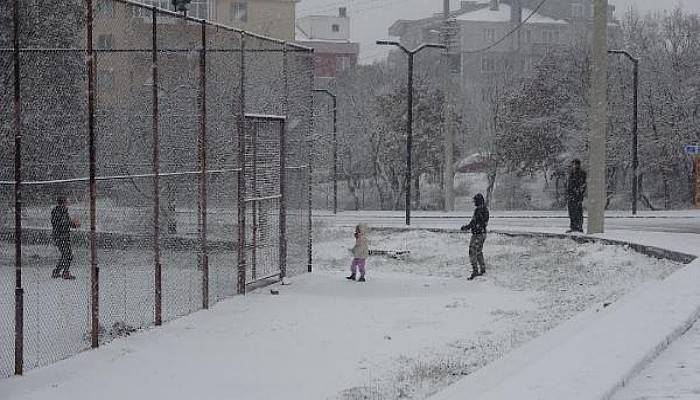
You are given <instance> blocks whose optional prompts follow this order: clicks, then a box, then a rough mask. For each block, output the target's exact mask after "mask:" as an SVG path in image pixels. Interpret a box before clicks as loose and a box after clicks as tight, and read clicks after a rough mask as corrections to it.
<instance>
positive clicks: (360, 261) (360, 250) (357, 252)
mask: <svg viewBox="0 0 700 400" xmlns="http://www.w3.org/2000/svg"><path fill="white" fill-rule="evenodd" d="M366 233H367V226H366V225H365V224H358V225H357V226H356V227H355V246H354V247H353V248H352V249H351V250H350V251H352V257H353V258H352V263H351V264H350V276H348V277H347V279H350V280H353V281H354V280H355V278H356V277H357V270H358V269H359V271H360V278H359V279H358V280H357V281H358V282H364V281H365V264H366V261H367V257H369V245H368V244H367V237H366Z"/></svg>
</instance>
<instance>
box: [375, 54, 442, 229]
mask: <svg viewBox="0 0 700 400" xmlns="http://www.w3.org/2000/svg"><path fill="white" fill-rule="evenodd" d="M377 44H378V45H381V46H396V47H398V48H399V49H401V51H403V52H404V53H405V54H406V55H407V56H408V117H407V118H406V225H411V182H412V179H411V178H412V175H413V174H412V168H413V165H412V162H413V160H412V156H411V155H412V150H413V57H414V56H415V55H416V54H418V53H419V52H420V51H421V50H423V49H426V48H436V49H443V50H447V46H445V45H444V44H436V43H424V44H421V45H420V46H418V47H416V48H415V49H413V50H409V49H407V48H406V47H404V46H403V45H402V44H401V43H399V42H395V41H389V40H377Z"/></svg>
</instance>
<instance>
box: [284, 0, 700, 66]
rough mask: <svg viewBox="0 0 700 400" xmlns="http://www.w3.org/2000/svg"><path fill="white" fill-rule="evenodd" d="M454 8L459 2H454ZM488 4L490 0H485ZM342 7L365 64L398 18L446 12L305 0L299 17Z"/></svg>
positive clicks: (690, 0)
mask: <svg viewBox="0 0 700 400" xmlns="http://www.w3.org/2000/svg"><path fill="white" fill-rule="evenodd" d="M451 1H452V3H453V7H455V8H457V7H458V6H459V0H451ZM484 1H486V0H484ZM609 1H610V3H611V4H614V5H615V6H617V14H618V15H619V16H621V15H622V14H623V13H624V12H625V10H627V9H628V8H629V7H630V6H631V5H633V4H634V5H635V6H636V7H638V8H639V10H640V11H642V12H647V11H653V10H662V9H672V8H674V7H675V6H676V5H678V4H682V6H683V7H684V8H685V9H686V10H688V11H692V12H696V13H699V14H700V0H609ZM338 7H347V8H348V16H349V17H350V35H351V40H353V41H355V42H359V43H360V59H359V62H360V63H361V64H367V63H371V62H372V61H375V60H379V59H381V58H383V57H384V56H385V55H386V53H387V52H388V49H387V48H386V47H381V46H377V45H376V44H375V41H376V40H377V39H385V38H387V36H388V33H387V30H388V28H389V26H391V24H393V23H394V22H396V20H398V19H417V18H424V17H427V16H430V15H432V14H433V13H435V12H439V11H441V10H442V0H301V1H300V3H299V4H298V6H297V11H298V12H297V14H298V15H299V16H302V15H313V14H316V15H318V14H320V15H336V13H337V12H338Z"/></svg>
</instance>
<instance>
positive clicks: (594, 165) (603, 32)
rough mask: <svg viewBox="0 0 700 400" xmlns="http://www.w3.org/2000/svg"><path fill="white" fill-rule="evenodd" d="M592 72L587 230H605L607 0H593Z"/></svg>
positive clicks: (590, 231)
mask: <svg viewBox="0 0 700 400" xmlns="http://www.w3.org/2000/svg"><path fill="white" fill-rule="evenodd" d="M594 10H595V11H594V19H595V21H594V24H593V75H592V80H591V96H592V98H591V100H592V101H591V110H590V114H589V117H590V135H589V143H588V169H589V173H588V233H589V234H594V233H603V232H604V231H605V203H606V195H607V190H606V171H607V168H606V160H607V157H606V154H605V142H606V138H607V124H608V94H607V86H608V41H607V40H608V1H607V0H594Z"/></svg>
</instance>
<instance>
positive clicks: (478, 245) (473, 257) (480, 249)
mask: <svg viewBox="0 0 700 400" xmlns="http://www.w3.org/2000/svg"><path fill="white" fill-rule="evenodd" d="M485 241H486V234H485V233H476V234H472V238H471V240H470V241H469V261H470V262H471V264H472V270H473V271H474V272H476V273H479V269H481V272H484V271H485V270H486V262H485V261H484V242H485Z"/></svg>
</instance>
